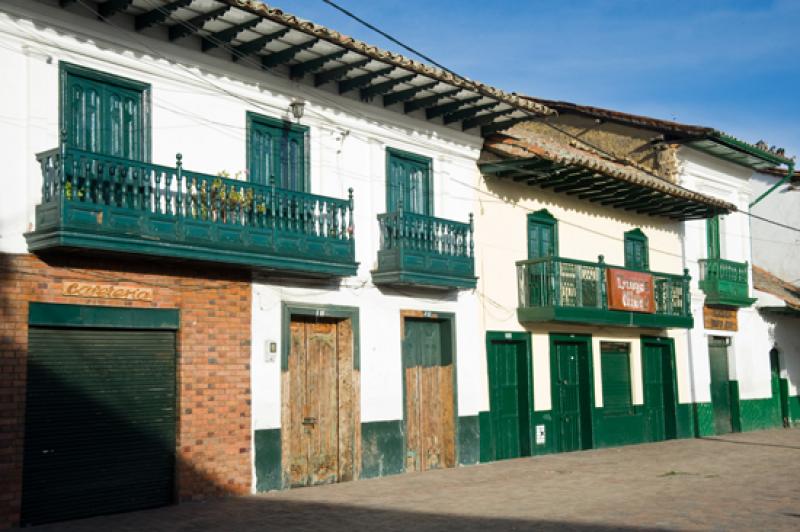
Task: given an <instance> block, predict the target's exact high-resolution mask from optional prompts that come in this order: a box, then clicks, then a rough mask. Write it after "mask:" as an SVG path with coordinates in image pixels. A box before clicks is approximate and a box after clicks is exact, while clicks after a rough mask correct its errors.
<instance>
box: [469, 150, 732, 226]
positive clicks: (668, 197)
mask: <svg viewBox="0 0 800 532" xmlns="http://www.w3.org/2000/svg"><path fill="white" fill-rule="evenodd" d="M483 150H484V151H483V153H482V154H481V160H480V161H479V163H478V166H479V167H480V169H481V172H482V173H483V174H485V175H491V176H496V177H499V178H504V179H511V180H513V181H516V182H520V183H526V184H528V185H531V186H538V187H541V188H552V189H553V190H554V191H555V192H557V193H563V194H567V195H576V196H577V197H578V198H579V199H582V200H586V201H590V202H595V203H600V204H601V205H606V206H610V207H614V208H618V209H623V210H627V211H633V212H637V213H641V214H649V215H652V216H663V217H666V218H672V219H676V220H689V219H699V218H709V217H711V216H715V215H717V214H726V213H728V212H732V211H735V210H736V207H735V206H734V205H732V204H730V203H727V202H725V201H722V200H718V199H716V198H712V197H709V196H705V195H703V194H699V193H697V192H693V191H691V190H687V189H685V188H682V187H679V186H677V185H675V184H673V183H670V182H668V181H665V180H664V179H661V178H659V177H656V176H653V175H650V174H648V173H645V172H643V171H642V170H640V169H638V168H636V167H633V166H630V165H626V164H624V163H621V162H619V161H617V160H612V159H608V158H604V157H602V156H600V155H598V154H595V153H590V152H588V151H585V150H582V149H579V148H577V147H576V146H567V145H563V144H555V143H551V142H547V141H545V140H543V139H537V140H536V141H535V142H534V141H531V140H529V139H526V140H521V139H517V138H514V137H510V136H508V135H502V134H497V135H493V136H490V137H488V138H487V139H486V140H485V141H484V145H483Z"/></svg>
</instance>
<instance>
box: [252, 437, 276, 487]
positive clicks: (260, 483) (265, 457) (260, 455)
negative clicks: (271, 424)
mask: <svg viewBox="0 0 800 532" xmlns="http://www.w3.org/2000/svg"><path fill="white" fill-rule="evenodd" d="M253 445H254V447H255V465H256V491H258V492H262V491H269V490H279V489H281V488H282V487H283V486H282V483H281V429H266V430H257V431H255V433H254V434H253Z"/></svg>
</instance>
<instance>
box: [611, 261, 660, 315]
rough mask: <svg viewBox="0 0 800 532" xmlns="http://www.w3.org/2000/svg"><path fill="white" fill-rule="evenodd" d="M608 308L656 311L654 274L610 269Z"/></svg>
mask: <svg viewBox="0 0 800 532" xmlns="http://www.w3.org/2000/svg"><path fill="white" fill-rule="evenodd" d="M607 286H608V308H610V309H612V310H627V311H632V312H649V313H651V314H652V313H653V312H655V311H656V304H655V300H654V299H653V276H652V275H650V274H649V273H641V272H632V271H630V270H620V269H618V268H609V269H608V285H607Z"/></svg>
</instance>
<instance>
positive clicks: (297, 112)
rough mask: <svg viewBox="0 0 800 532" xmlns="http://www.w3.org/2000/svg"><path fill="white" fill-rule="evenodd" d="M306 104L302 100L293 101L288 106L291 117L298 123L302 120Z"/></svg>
mask: <svg viewBox="0 0 800 532" xmlns="http://www.w3.org/2000/svg"><path fill="white" fill-rule="evenodd" d="M305 108H306V102H304V101H303V100H293V101H292V103H290V104H289V111H291V113H292V116H293V117H294V119H295V120H297V121H298V122H299V121H300V119H301V118H303V111H305Z"/></svg>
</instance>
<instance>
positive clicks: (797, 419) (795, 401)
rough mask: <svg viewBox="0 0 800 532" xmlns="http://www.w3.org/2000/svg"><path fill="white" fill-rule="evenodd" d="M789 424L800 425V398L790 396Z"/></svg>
mask: <svg viewBox="0 0 800 532" xmlns="http://www.w3.org/2000/svg"><path fill="white" fill-rule="evenodd" d="M789 423H790V424H791V425H792V426H795V425H798V424H800V396H791V395H790V396H789Z"/></svg>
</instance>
